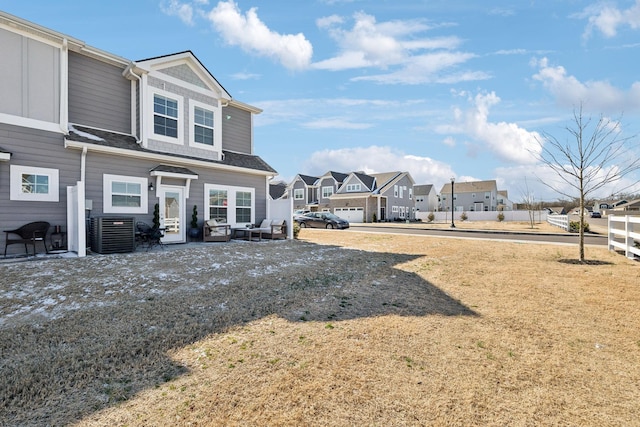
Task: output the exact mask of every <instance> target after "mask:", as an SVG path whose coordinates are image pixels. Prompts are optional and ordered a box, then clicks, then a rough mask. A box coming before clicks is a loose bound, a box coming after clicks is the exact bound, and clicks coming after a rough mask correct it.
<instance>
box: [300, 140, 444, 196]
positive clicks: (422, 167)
mask: <svg viewBox="0 0 640 427" xmlns="http://www.w3.org/2000/svg"><path fill="white" fill-rule="evenodd" d="M302 170H303V172H302V173H305V174H309V175H313V176H317V175H322V174H324V173H325V172H327V171H330V170H332V171H337V172H344V173H348V172H353V171H363V172H365V173H383V172H391V171H394V170H400V171H407V172H409V173H410V174H411V176H412V178H413V179H414V180H415V181H416V184H438V185H441V184H443V183H444V182H448V180H449V178H450V177H451V176H454V175H455V174H454V173H453V171H452V169H451V167H450V166H449V165H447V164H445V163H442V162H439V161H437V160H434V159H431V158H429V157H420V156H415V155H409V154H405V153H402V152H400V151H397V150H394V149H392V148H391V147H382V146H375V145H374V146H370V147H355V148H342V149H337V150H322V151H316V152H315V153H313V154H312V155H311V157H310V158H309V159H308V160H307V161H306V162H305V164H304V166H303V169H302ZM438 189H439V188H438Z"/></svg>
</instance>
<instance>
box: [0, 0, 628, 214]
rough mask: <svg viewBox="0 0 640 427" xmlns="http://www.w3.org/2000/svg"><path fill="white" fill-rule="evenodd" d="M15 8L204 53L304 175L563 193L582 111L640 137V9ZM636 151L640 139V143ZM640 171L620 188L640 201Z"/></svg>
mask: <svg viewBox="0 0 640 427" xmlns="http://www.w3.org/2000/svg"><path fill="white" fill-rule="evenodd" d="M0 9H1V10H3V11H5V12H8V13H11V14H14V15H17V16H19V17H21V18H24V19H27V20H29V21H32V22H35V23H37V24H39V25H42V26H45V27H48V28H51V29H54V30H56V31H59V32H62V33H66V34H68V35H70V36H73V37H75V38H78V39H81V40H83V41H85V42H86V43H87V44H89V45H92V46H94V47H97V48H100V49H103V50H106V51H108V52H111V53H115V54H117V55H120V56H123V57H125V58H127V59H132V60H139V59H145V58H149V57H154V56H159V55H165V54H169V53H174V52H178V51H183V50H191V51H193V52H194V54H195V55H196V56H197V57H198V58H199V59H200V61H201V62H202V63H203V64H204V65H205V66H206V67H207V68H208V69H209V71H210V72H211V73H212V74H213V75H214V76H215V77H216V78H217V79H218V81H219V82H220V83H221V84H222V85H223V86H224V87H225V88H226V89H227V91H228V92H229V93H230V94H231V95H232V96H233V97H234V98H235V99H237V100H239V101H242V102H245V103H248V104H251V105H255V106H257V107H259V108H262V109H263V110H264V112H263V113H262V114H260V115H258V116H257V117H256V120H255V141H254V142H255V152H256V154H258V155H260V156H261V157H262V158H264V159H265V160H266V161H267V162H268V163H269V164H270V165H272V166H273V167H274V168H275V169H276V170H278V172H279V173H280V175H279V177H278V178H279V179H283V180H285V181H287V182H289V181H290V180H291V179H293V177H294V176H295V175H296V174H297V173H304V174H308V175H321V174H323V173H325V172H326V171H328V170H335V171H340V172H349V171H354V170H361V171H365V172H368V173H376V172H387V171H391V170H406V171H409V172H410V173H411V175H412V176H413V177H414V179H415V181H416V183H417V184H434V185H435V186H436V189H437V190H438V191H439V190H440V188H441V186H442V184H444V183H445V182H448V181H449V178H450V177H452V176H453V177H455V178H456V181H468V180H485V179H496V180H497V181H498V187H499V189H505V190H508V191H509V196H510V199H511V200H513V201H516V202H518V201H521V200H522V198H523V194H524V193H525V192H526V191H527V189H528V191H529V192H530V193H533V195H534V197H535V198H536V199H541V200H555V199H557V198H558V197H560V195H559V194H557V193H554V192H553V191H551V190H550V189H549V188H548V187H546V186H545V185H543V184H542V183H541V181H542V180H544V181H547V182H549V181H552V180H556V178H555V176H553V173H552V172H550V171H548V170H547V169H546V168H545V167H543V166H542V165H540V164H539V163H537V162H536V160H535V154H534V153H535V151H536V149H537V144H536V138H538V139H539V138H540V135H541V134H542V133H547V134H551V135H554V136H556V137H557V138H558V139H560V140H565V139H566V138H568V134H567V131H566V130H565V127H566V126H570V125H571V124H572V122H571V120H572V117H573V111H574V107H576V106H578V105H580V103H583V105H584V108H585V113H586V114H587V115H592V116H593V118H594V119H597V118H598V117H599V116H600V114H603V115H605V116H606V117H611V118H612V119H617V118H619V117H620V116H621V115H623V116H622V117H623V118H622V121H621V123H622V132H623V135H625V136H631V135H635V134H638V133H640V120H639V119H640V73H638V63H639V60H638V58H640V0H626V1H623V0H617V1H609V2H599V1H591V0H586V1H582V0H544V1H542V0H529V1H525V0H522V1H502V0H494V1H484V2H477V1H470V0H469V1H462V0H446V1H445V0H431V1H427V0H393V1H387V0H305V1H296V0H287V1H278V0H236V1H231V0H229V1H215V0H210V1H207V0H191V1H187V0H134V1H132V0H128V1H123V0H110V1H71V0H66V1H65V0H59V1H55V2H52V1H50V0H29V1H20V2H18V1H15V0H0ZM634 141H635V142H634V144H635V150H636V154H637V155H640V153H639V151H640V142H639V140H638V139H637V138H636V139H635V140H634ZM638 179H639V176H638V174H636V175H633V176H628V177H627V179H625V180H624V181H623V182H619V183H616V184H615V185H612V186H607V187H605V188H604V189H603V190H602V191H601V192H600V193H599V194H598V195H599V196H604V195H609V194H612V193H617V192H619V191H620V190H621V189H623V188H628V187H629V186H630V185H631V186H632V187H630V188H628V189H627V191H633V192H640V184H638Z"/></svg>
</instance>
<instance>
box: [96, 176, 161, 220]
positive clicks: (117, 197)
mask: <svg viewBox="0 0 640 427" xmlns="http://www.w3.org/2000/svg"><path fill="white" fill-rule="evenodd" d="M148 201H149V197H148V192H147V178H138V177H135V176H124V175H109V174H104V175H102V202H103V211H104V213H140V214H146V213H147V211H148Z"/></svg>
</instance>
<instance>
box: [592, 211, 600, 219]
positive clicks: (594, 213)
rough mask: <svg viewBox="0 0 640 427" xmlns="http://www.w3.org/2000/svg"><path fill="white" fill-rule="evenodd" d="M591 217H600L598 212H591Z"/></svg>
mask: <svg viewBox="0 0 640 427" xmlns="http://www.w3.org/2000/svg"><path fill="white" fill-rule="evenodd" d="M591 218H602V215H600V212H591Z"/></svg>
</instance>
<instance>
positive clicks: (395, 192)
mask: <svg viewBox="0 0 640 427" xmlns="http://www.w3.org/2000/svg"><path fill="white" fill-rule="evenodd" d="M393 197H398V186H397V185H394V186H393Z"/></svg>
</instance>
